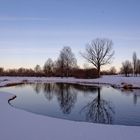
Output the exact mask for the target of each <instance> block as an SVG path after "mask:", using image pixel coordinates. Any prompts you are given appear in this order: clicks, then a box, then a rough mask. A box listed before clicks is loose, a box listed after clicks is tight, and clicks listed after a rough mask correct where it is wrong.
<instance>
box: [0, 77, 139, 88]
mask: <svg viewBox="0 0 140 140" xmlns="http://www.w3.org/2000/svg"><path fill="white" fill-rule="evenodd" d="M23 82H28V83H35V82H43V83H48V82H63V83H80V84H107V85H111V86H114V87H117V88H122V87H124V86H126V85H130V86H131V88H140V77H122V76H119V75H113V76H102V77H101V78H97V79H76V78H60V77H50V78H49V77H48V78H46V77H0V86H1V87H2V86H6V85H10V84H13V83H15V84H17V83H23Z"/></svg>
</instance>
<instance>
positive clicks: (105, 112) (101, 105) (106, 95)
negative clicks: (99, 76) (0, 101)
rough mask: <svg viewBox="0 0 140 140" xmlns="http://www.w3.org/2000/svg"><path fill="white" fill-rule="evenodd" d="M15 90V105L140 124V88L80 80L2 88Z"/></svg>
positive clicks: (74, 116)
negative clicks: (134, 88) (114, 87)
mask: <svg viewBox="0 0 140 140" xmlns="http://www.w3.org/2000/svg"><path fill="white" fill-rule="evenodd" d="M1 90H2V91H7V92H10V93H13V94H15V95H16V96H17V97H16V98H15V99H14V100H11V101H10V104H11V105H12V106H13V107H16V108H19V109H23V110H26V111H29V112H33V113H36V114H41V115H46V116H51V117H57V118H64V119H68V120H75V121H86V122H97V123H106V124H125V125H140V109H139V108H140V99H139V98H140V94H139V90H135V91H133V92H132V91H131V92H130V91H126V92H124V91H123V92H122V91H121V90H119V89H113V88H111V87H102V88H98V87H92V86H84V85H78V84H60V83H59V84H31V85H23V86H15V87H8V88H1Z"/></svg>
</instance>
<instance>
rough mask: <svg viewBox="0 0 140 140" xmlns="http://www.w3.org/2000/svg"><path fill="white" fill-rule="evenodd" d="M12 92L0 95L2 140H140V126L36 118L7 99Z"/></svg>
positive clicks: (44, 117)
mask: <svg viewBox="0 0 140 140" xmlns="http://www.w3.org/2000/svg"><path fill="white" fill-rule="evenodd" d="M10 97H12V96H11V93H10V94H9V93H5V92H0V106H1V107H0V108H1V117H0V124H1V131H0V136H1V139H3V140H9V139H12V140H15V139H19V140H25V138H26V140H31V139H33V140H38V139H41V140H46V139H53V140H58V139H61V140H66V139H67V140H71V139H80V140H85V139H88V140H93V139H103V140H112V139H114V137H115V139H117V140H132V139H133V140H139V138H140V127H137V126H135V127H134V126H121V125H120V126H118V125H103V124H94V125H93V124H90V123H84V122H73V121H68V120H61V119H55V118H50V117H46V116H41V115H35V114H32V113H29V112H26V111H23V110H19V109H14V108H12V107H11V106H9V105H8V103H7V100H8V99H9V98H10Z"/></svg>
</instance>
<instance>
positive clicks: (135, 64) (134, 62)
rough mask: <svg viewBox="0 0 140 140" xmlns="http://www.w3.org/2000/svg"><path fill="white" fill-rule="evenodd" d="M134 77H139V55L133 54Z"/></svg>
mask: <svg viewBox="0 0 140 140" xmlns="http://www.w3.org/2000/svg"><path fill="white" fill-rule="evenodd" d="M133 75H134V76H137V54H136V52H134V53H133Z"/></svg>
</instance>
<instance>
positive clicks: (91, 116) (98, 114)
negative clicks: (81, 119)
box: [81, 88, 115, 124]
mask: <svg viewBox="0 0 140 140" xmlns="http://www.w3.org/2000/svg"><path fill="white" fill-rule="evenodd" d="M81 112H84V113H86V120H87V121H89V122H95V123H105V124H111V123H112V121H113V115H114V113H115V112H114V110H113V108H112V106H111V104H110V102H107V101H105V100H104V99H102V98H101V95H100V88H98V96H97V97H96V98H95V99H94V100H93V101H92V102H90V103H89V104H88V105H86V106H85V107H84V108H82V110H81Z"/></svg>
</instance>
